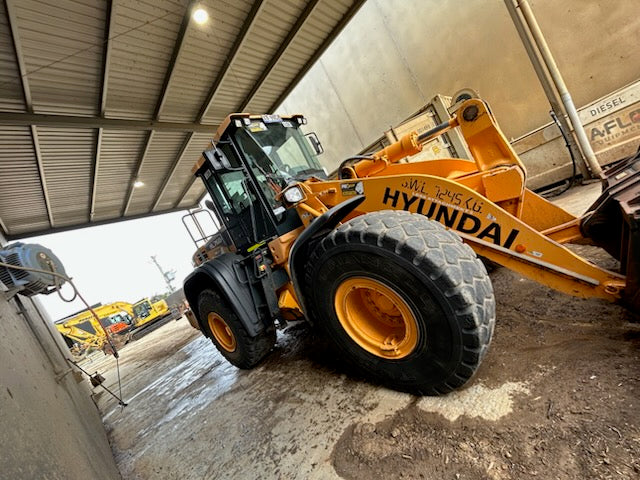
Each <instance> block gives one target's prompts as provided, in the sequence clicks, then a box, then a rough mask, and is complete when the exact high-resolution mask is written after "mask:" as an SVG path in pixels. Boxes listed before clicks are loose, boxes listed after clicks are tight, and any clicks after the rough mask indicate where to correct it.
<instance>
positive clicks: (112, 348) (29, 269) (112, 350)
mask: <svg viewBox="0 0 640 480" xmlns="http://www.w3.org/2000/svg"><path fill="white" fill-rule="evenodd" d="M48 264H49V266H50V267H51V270H43V269H40V268H32V267H21V266H18V265H11V264H9V263H5V262H0V266H2V267H5V268H12V269H14V270H23V271H26V272H35V273H42V274H45V275H52V276H53V277H56V278H60V279H62V280H64V281H65V282H69V285H71V288H73V291H74V296H73V299H75V298H76V297H77V298H79V299H80V300H81V301H82V303H84V304H85V306H86V307H87V310H89V311H90V312H91V314H92V315H93V316H94V317H95V319H96V320H97V321H98V325H100V329H101V330H102V331H103V332H104V335H105V337H106V339H107V344H108V345H109V348H108V349H105V353H110V354H112V355H113V356H114V357H115V359H116V371H117V374H118V387H119V390H120V398H118V397H117V396H116V395H114V394H113V393H112V392H111V391H110V390H109V389H108V388H106V387H104V386H102V384H101V385H100V386H102V388H104V389H105V390H107V391H108V392H109V393H111V395H113V396H114V397H116V398H118V400H119V401H120V405H122V406H123V407H126V406H127V404H126V403H124V402H123V401H122V382H121V380H120V362H119V360H118V359H119V358H120V355H119V354H118V350H117V349H116V347H115V345H114V344H113V342H112V341H111V336H110V335H109V332H108V331H107V329H106V328H104V326H103V325H102V323H101V322H100V317H98V314H97V313H96V312H95V311H94V310H93V308H91V306H90V305H89V303H87V301H86V300H85V299H84V297H83V296H82V295H81V294H80V292H79V291H78V288H77V287H76V286H75V284H74V283H73V281H72V280H71V278H69V277H67V276H66V275H62V274H61V273H58V272H56V271H55V266H54V265H53V263H52V262H51V261H49V262H48ZM54 283H55V285H56V290H57V291H58V292H59V291H60V288H61V287H62V285H63V284H64V282H62V283H60V284H58V282H56V281H55V280H54ZM60 298H62V299H63V300H64V298H63V297H62V296H60ZM47 330H48V329H47ZM67 361H70V362H71V363H73V364H74V365H75V366H76V367H77V368H78V369H80V370H81V371H83V372H84V373H87V372H86V371H85V370H83V369H82V368H81V367H80V366H78V365H77V363H75V362H72V361H71V360H69V359H68V358H67ZM87 375H89V374H88V373H87ZM89 377H91V375H89Z"/></svg>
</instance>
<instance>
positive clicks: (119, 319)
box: [55, 302, 134, 355]
mask: <svg viewBox="0 0 640 480" xmlns="http://www.w3.org/2000/svg"><path fill="white" fill-rule="evenodd" d="M91 309H92V310H93V311H94V312H95V313H96V315H97V316H98V319H99V321H100V323H98V320H97V319H96V317H95V316H94V315H93V313H92V312H91V311H90V310H82V311H81V312H77V313H75V314H73V315H70V316H68V317H65V318H63V319H61V320H58V321H56V322H55V326H56V329H57V330H58V331H59V332H60V333H61V334H62V336H63V337H64V340H65V343H66V344H67V346H68V347H69V348H70V349H71V351H72V353H74V354H75V355H81V354H84V353H90V352H92V351H94V350H103V351H104V349H105V348H108V342H107V337H106V335H105V330H106V331H107V333H108V334H109V335H110V336H111V338H112V340H113V341H115V342H116V343H118V344H123V343H126V342H127V341H128V340H129V332H130V331H131V329H132V328H133V326H134V322H133V316H132V306H131V304H130V303H127V302H114V303H110V304H108V305H100V304H98V305H94V306H92V307H91Z"/></svg>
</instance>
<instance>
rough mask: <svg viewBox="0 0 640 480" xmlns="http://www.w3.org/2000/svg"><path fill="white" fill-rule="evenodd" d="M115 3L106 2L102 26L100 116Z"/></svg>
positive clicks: (102, 115) (105, 84)
mask: <svg viewBox="0 0 640 480" xmlns="http://www.w3.org/2000/svg"><path fill="white" fill-rule="evenodd" d="M116 1H117V0H107V6H106V7H107V8H106V13H105V19H106V20H105V26H104V49H103V54H102V88H101V89H100V116H101V117H104V114H105V111H106V109H107V87H108V83H109V65H110V60H111V47H112V45H111V29H112V28H113V25H115V21H116V13H115V12H116Z"/></svg>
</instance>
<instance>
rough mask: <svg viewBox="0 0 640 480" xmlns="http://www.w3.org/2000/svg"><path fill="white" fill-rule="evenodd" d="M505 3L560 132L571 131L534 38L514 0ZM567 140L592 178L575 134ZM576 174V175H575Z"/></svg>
mask: <svg viewBox="0 0 640 480" xmlns="http://www.w3.org/2000/svg"><path fill="white" fill-rule="evenodd" d="M504 3H505V5H506V7H507V10H508V11H509V15H511V19H512V20H513V24H514V25H515V27H516V31H517V32H518V35H520V39H521V40H522V44H523V45H524V49H525V50H526V52H527V55H528V56H529V59H530V60H531V64H532V65H533V69H534V70H535V72H536V75H537V76H538V79H539V80H540V84H541V85H542V89H543V90H544V93H545V95H546V96H547V99H548V100H549V104H550V105H551V110H552V111H553V113H554V114H555V116H556V118H557V119H558V123H559V124H560V125H559V128H560V133H562V132H563V131H564V132H571V128H569V123H568V122H567V118H566V115H565V112H564V110H563V108H562V102H561V101H560V98H558V94H557V92H556V91H555V90H554V88H553V85H552V83H551V80H550V79H549V73H548V71H547V70H546V69H545V67H544V65H543V64H542V62H541V61H540V56H539V55H538V53H537V51H536V49H535V47H534V45H533V40H532V39H531V35H530V34H529V33H527V29H526V27H525V24H524V22H523V20H522V17H521V16H520V15H519V14H518V10H517V8H516V6H515V5H514V3H513V0H504ZM565 141H566V142H567V148H568V150H569V156H570V157H571V159H572V160H574V159H576V158H579V159H580V160H581V161H580V162H575V161H573V164H574V166H575V165H576V163H577V166H578V168H579V169H580V173H581V174H582V176H583V178H590V177H591V173H590V172H589V169H588V168H587V164H586V163H585V159H584V156H583V155H582V152H581V151H580V149H579V148H578V145H577V144H576V141H575V139H574V138H573V135H571V134H569V135H568V136H567V138H566V139H565ZM574 176H575V175H574Z"/></svg>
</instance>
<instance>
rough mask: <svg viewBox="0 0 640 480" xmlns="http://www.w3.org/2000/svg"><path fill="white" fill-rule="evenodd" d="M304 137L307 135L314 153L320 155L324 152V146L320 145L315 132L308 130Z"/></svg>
mask: <svg viewBox="0 0 640 480" xmlns="http://www.w3.org/2000/svg"><path fill="white" fill-rule="evenodd" d="M305 137H307V140H309V143H310V144H311V146H312V147H313V150H314V151H315V152H316V155H321V154H323V153H324V148H323V147H322V143H321V142H320V139H319V138H318V135H316V132H309V133H307V134H305Z"/></svg>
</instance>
